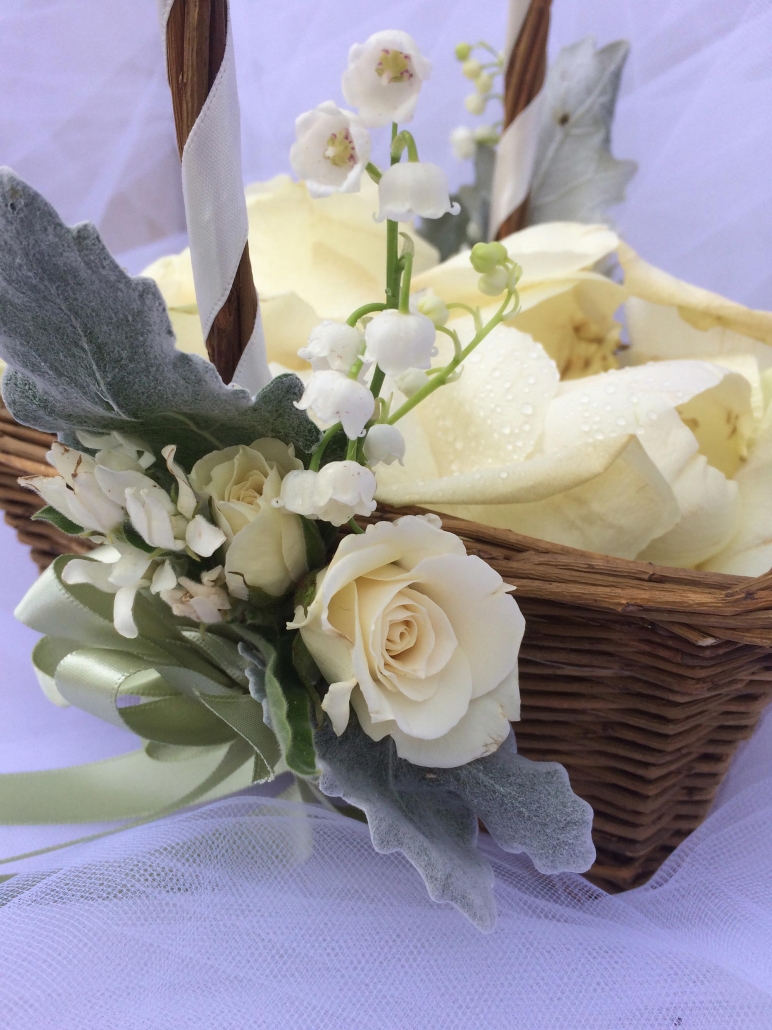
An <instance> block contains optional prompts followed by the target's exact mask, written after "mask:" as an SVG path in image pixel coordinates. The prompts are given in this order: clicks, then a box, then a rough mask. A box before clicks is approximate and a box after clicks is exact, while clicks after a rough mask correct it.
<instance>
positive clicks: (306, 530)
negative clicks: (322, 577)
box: [300, 515, 327, 569]
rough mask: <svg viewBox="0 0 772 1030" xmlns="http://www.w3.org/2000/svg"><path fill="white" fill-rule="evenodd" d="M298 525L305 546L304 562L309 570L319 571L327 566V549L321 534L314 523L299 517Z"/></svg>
mask: <svg viewBox="0 0 772 1030" xmlns="http://www.w3.org/2000/svg"><path fill="white" fill-rule="evenodd" d="M300 523H301V525H302V526H303V539H304V541H305V545H306V562H307V563H308V567H309V569H321V568H322V566H323V565H326V564H327V548H326V547H325V546H324V540H323V539H322V534H321V533H320V532H319V527H318V526H317V524H316V522H312V521H311V519H307V518H304V516H302V515H301V516H300Z"/></svg>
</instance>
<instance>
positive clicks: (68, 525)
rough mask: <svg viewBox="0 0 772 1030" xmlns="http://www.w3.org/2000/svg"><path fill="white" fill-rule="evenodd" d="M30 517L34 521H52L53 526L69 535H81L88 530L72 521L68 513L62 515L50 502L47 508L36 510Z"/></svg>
mask: <svg viewBox="0 0 772 1030" xmlns="http://www.w3.org/2000/svg"><path fill="white" fill-rule="evenodd" d="M30 518H31V519H32V521H33V522H50V523H51V525H52V526H56V528H57V529H61V531H62V532H63V533H67V534H68V536H81V535H82V534H83V533H85V532H86V531H85V529H84V528H83V526H79V525H77V523H75V522H72V521H71V520H70V519H68V518H67V516H66V515H62V513H61V512H60V511H58V510H57V509H56V508H53V507H51V505H50V504H47V505H46V506H45V508H41V509H40V511H36V512H35V514H34V515H31V516H30Z"/></svg>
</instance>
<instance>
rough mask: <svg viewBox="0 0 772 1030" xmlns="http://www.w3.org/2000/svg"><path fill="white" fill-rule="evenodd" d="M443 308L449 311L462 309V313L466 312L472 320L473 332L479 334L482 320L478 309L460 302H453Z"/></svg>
mask: <svg viewBox="0 0 772 1030" xmlns="http://www.w3.org/2000/svg"><path fill="white" fill-rule="evenodd" d="M445 307H446V308H447V309H448V311H450V310H451V309H452V308H462V309H463V310H464V311H468V312H469V314H470V315H471V316H472V318H473V319H474V328H475V331H476V332H478V333H479V331H480V330H481V329H482V319H481V317H480V309H479V308H473V307H470V306H469V304H462V303H461V301H460V300H453V301H451V302H450V304H446V305H445Z"/></svg>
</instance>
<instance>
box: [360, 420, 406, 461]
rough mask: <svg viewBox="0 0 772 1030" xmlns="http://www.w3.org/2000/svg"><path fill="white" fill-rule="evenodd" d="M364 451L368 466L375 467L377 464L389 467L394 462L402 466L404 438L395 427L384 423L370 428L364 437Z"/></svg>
mask: <svg viewBox="0 0 772 1030" xmlns="http://www.w3.org/2000/svg"><path fill="white" fill-rule="evenodd" d="M364 450H365V458H366V459H367V464H368V465H377V464H379V462H383V464H384V465H391V463H392V462H394V461H398V462H399V463H400V465H404V461H403V460H402V459H403V458H404V457H405V438H404V436H403V435H402V433H400V431H399V430H398V429H397V427H396V426H390V425H388V424H387V423H385V422H377V423H376V424H375V425H374V426H371V427H370V428H369V429H368V431H367V436H366V437H365V445H364Z"/></svg>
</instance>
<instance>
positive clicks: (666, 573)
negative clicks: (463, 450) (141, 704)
mask: <svg viewBox="0 0 772 1030" xmlns="http://www.w3.org/2000/svg"><path fill="white" fill-rule="evenodd" d="M0 420H1V421H0V434H1V435H0V507H2V508H4V509H5V512H6V515H5V518H6V521H7V522H9V523H10V524H11V525H12V526H13V527H14V528H15V529H16V530H17V532H18V535H19V538H20V540H22V542H23V543H26V544H29V545H30V546H31V548H32V557H33V558H34V560H35V561H36V562H37V564H38V565H39V566H40V568H41V569H42V568H45V566H46V565H48V564H49V563H50V562H51V561H52V560H53V559H54V558H55V557H56V555H57V554H61V553H64V552H72V551H74V550H79V551H80V552H85V551H87V549H88V545H86V544H82V543H81V542H80V541H75V540H73V538H72V537H67V536H64V535H63V534H62V533H60V532H58V531H57V530H56V529H54V527H53V526H50V525H49V524H48V523H44V522H30V521H29V516H30V515H31V514H32V513H33V512H34V511H35V510H36V509H37V508H38V507H39V506H40V502H39V500H38V498H37V496H36V495H35V494H34V493H31V492H30V491H27V490H24V489H22V488H21V487H19V486H18V485H17V483H16V477H17V476H19V475H30V474H49V475H50V474H52V472H53V470H52V469H51V468H50V467H49V466H47V465H46V464H45V459H44V455H45V451H46V450H47V449H48V447H49V445H50V442H51V439H52V438H51V437H49V436H47V435H46V434H45V433H38V432H36V431H35V430H32V429H27V428H25V427H23V426H19V425H17V424H16V423H15V422H14V421H13V419H12V418H11V416H10V415H9V414H8V412H7V410H6V409H4V408H0ZM413 510H415V511H417V510H418V509H413ZM400 514H405V510H401V511H397V510H393V509H392V510H385V511H383V512H379V514H378V517H379V518H388V519H394V518H397V517H399V515H400ZM443 524H444V526H445V528H446V529H448V530H450V531H452V532H454V533H457V534H458V535H459V536H460V537H462V538H463V540H464V541H465V543H466V545H467V549H468V550H469V551H470V553H473V554H477V555H479V556H480V557H481V558H484V559H485V561H487V562H488V563H489V564H490V565H491V566H492V567H493V568H494V569H496V570H497V571H498V572H500V573H501V575H502V576H503V577H504V579H505V580H507V581H508V582H510V583H514V584H515V585H516V586H517V595H516V596H517V601H518V603H519V605H520V607H521V609H522V611H523V614H524V615H525V618H526V633H525V639H524V642H523V647H522V650H521V652H520V685H521V693H522V720H521V722H520V723H518V724H517V727H516V732H517V741H518V748H519V749H520V751H521V752H522V753H523V754H525V755H527V756H528V757H529V758H535V759H547V760H554V761H558V762H561V763H562V764H563V765H565V767H566V768H567V769H568V772H569V774H570V777H571V784H572V786H573V788H574V790H575V791H576V792H577V793H578V794H580V795H581V796H582V797H583V798H586V800H587V801H589V802H590V804H591V805H592V806H593V808H594V809H595V823H594V837H595V843H596V846H597V849H598V861H597V862H596V864H595V865H594V866H593V868H592V870H591V871H590V873H589V874H588V875H589V878H590V879H591V880H593V882H595V883H597V884H598V885H600V886H602V887H605V888H606V889H608V890H625V889H627V888H629V887H634V886H637V885H638V884H640V883H643V882H645V881H646V880H647V879H648V878H649V877H650V876H651V875H652V874H653V873H654V872H655V871H656V870H657V869H658V867H659V866H660V864H661V863H662V861H663V860H664V859H665V858H666V857H667V855H669V854H670V852H672V851H673V849H674V848H675V847H676V846H677V845H678V844H679V843H680V842H681V841H682V840H683V839H684V838H685V837H686V836H687V835H688V834H689V833H691V831H692V830H694V829H695V828H696V827H697V826H699V824H700V823H701V822H702V820H703V819H704V817H705V815H706V813H707V811H708V808H709V807H710V804H711V802H712V800H713V798H714V796H715V794H716V791H717V789H718V786H719V784H720V783H721V780H722V778H723V776H724V773H725V772H726V770H727V767H728V765H729V762H730V760H731V758H732V755H733V754H734V751H735V748H736V747H737V744H738V743H739V741H741V740H743V739H745V738H746V737H749V736H750V735H751V733H752V732H753V729H754V727H755V725H756V723H757V721H758V718H759V715H760V713H761V710H762V708H763V707H764V705H765V704H766V703H767V701H768V700H769V699H770V695H772V574H769V575H766V576H762V577H760V578H759V579H746V578H741V577H738V576H722V575H716V574H713V573H704V572H691V571H689V570H681V569H669V568H659V567H657V566H654V565H649V564H647V563H644V562H632V561H624V560H622V559H618V558H607V557H604V556H603V555H598V554H590V553H588V552H585V551H577V550H574V549H573V548H570V547H562V546H560V545H557V544H549V543H546V542H544V541H541V540H534V539H531V538H530V537H523V536H518V535H517V534H515V533H510V532H508V531H506V530H498V529H490V528H487V527H485V526H481V525H478V524H476V523H472V522H466V521H463V520H461V519H456V518H452V517H450V516H448V515H443Z"/></svg>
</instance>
